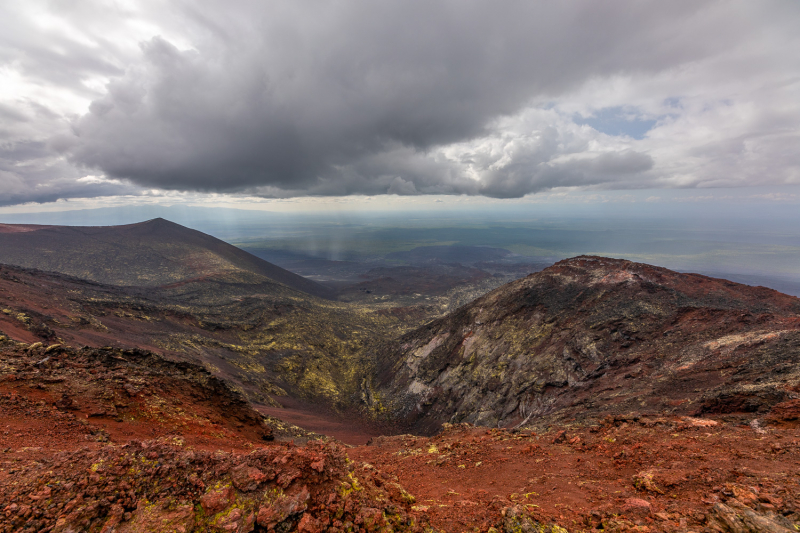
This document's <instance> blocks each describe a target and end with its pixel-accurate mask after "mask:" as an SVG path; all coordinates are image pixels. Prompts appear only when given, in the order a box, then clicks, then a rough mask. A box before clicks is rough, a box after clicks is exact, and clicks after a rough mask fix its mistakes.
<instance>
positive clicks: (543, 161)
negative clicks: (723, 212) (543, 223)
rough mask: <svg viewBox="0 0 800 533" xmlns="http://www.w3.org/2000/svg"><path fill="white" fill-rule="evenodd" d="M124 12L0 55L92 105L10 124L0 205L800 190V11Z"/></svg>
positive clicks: (299, 6)
mask: <svg viewBox="0 0 800 533" xmlns="http://www.w3.org/2000/svg"><path fill="white" fill-rule="evenodd" d="M131 5H132V6H133V7H130V8H128V9H126V10H121V9H120V10H119V11H116V12H109V11H108V10H107V9H105V8H104V7H103V6H102V4H98V5H96V6H94V8H95V9H94V10H92V9H87V8H86V7H85V5H84V6H83V7H82V8H81V10H80V11H78V9H77V7H75V6H77V4H75V6H73V7H72V8H69V7H63V6H62V7H61V8H59V9H60V10H59V11H57V12H56V11H54V8H52V7H48V6H50V4H41V5H40V7H39V8H40V9H41V13H39V14H40V15H42V16H44V15H47V20H54V21H59V23H60V24H61V26H58V25H55V26H54V27H56V28H59V27H66V28H67V29H68V30H69V31H66V30H65V31H61V32H59V31H56V30H52V29H50V30H48V29H42V28H41V27H40V28H38V29H37V28H35V25H34V24H33V23H31V22H30V20H36V16H37V13H36V12H30V11H29V12H27V15H26V16H27V17H28V19H26V20H29V23H28V24H29V28H27V29H29V30H30V31H31V34H29V35H28V36H27V37H26V36H25V35H23V33H24V32H23V31H22V30H24V29H26V28H25V27H24V26H25V25H24V24H22V23H20V24H17V28H22V30H19V29H18V30H17V31H15V32H12V34H11V36H10V37H6V43H5V44H4V45H3V46H2V48H0V54H1V55H0V58H2V60H3V61H4V62H5V63H7V64H9V65H16V66H15V67H14V69H15V72H17V73H18V75H19V76H20V77H21V78H23V79H27V80H38V83H39V85H40V86H49V87H53V88H54V90H55V89H58V91H60V93H59V94H61V95H71V96H72V97H74V98H75V99H83V101H85V102H86V104H88V105H86V106H85V107H84V108H82V109H80V110H78V111H77V112H69V110H68V107H69V106H68V105H66V104H63V105H61V107H60V110H59V109H54V108H55V107H58V106H54V105H53V104H52V103H51V101H49V100H48V96H47V95H46V94H44V93H42V94H41V95H37V96H35V97H33V98H31V97H28V98H27V99H26V100H25V101H23V100H21V99H19V98H18V99H17V100H16V101H10V102H4V104H3V105H2V106H1V107H0V121H2V124H3V133H4V135H3V142H4V143H5V149H4V150H3V151H1V152H0V161H2V162H3V163H2V166H0V180H2V181H0V184H2V186H3V190H2V191H0V201H1V202H5V203H13V202H19V201H25V198H28V200H34V201H45V200H47V201H49V200H50V199H52V198H54V197H58V196H59V195H61V196H62V197H69V196H76V195H94V194H97V195H102V194H122V193H131V192H132V191H135V190H137V189H139V190H143V189H147V188H155V189H172V190H186V191H209V192H211V191H214V192H218V191H222V192H234V193H244V194H253V195H261V196H274V197H286V196H303V195H350V194H368V195H376V194H398V195H413V194H469V195H485V196H492V197H499V198H510V197H520V196H524V195H526V194H530V193H535V192H538V191H542V190H547V189H552V188H556V187H581V188H623V189H624V188H647V187H687V186H689V187H696V186H709V185H710V186H714V185H725V186H731V185H733V186H737V185H748V184H756V183H758V184H764V183H765V181H766V182H767V183H793V182H797V181H798V180H800V170H798V169H800V164H799V163H800V162H798V156H797V151H796V150H795V149H792V148H791V147H792V146H797V141H798V140H800V137H798V124H800V109H799V108H798V104H797V99H796V94H797V92H798V89H800V82H799V81H798V79H799V78H800V52H798V50H800V46H798V44H800V43H798V39H797V37H795V36H794V34H795V33H796V32H794V29H793V28H795V27H796V26H795V24H793V23H792V21H794V22H795V23H796V22H800V9H798V6H797V4H793V3H789V2H776V3H759V4H757V5H756V4H752V3H747V2H742V3H731V2H697V1H685V2H680V1H676V2H639V1H635V2H634V1H629V2H626V1H621V2H614V3H610V4H609V3H598V2H595V1H589V0H586V1H572V2H557V3H556V2H552V3H541V2H537V3H534V2H514V1H510V2H503V3H500V4H498V3H489V2H472V1H463V0H462V1H458V2H421V1H403V2H359V1H348V0H342V1H337V2H290V1H273V2H256V1H236V2H231V1H225V2H222V1H203V2H199V3H198V2H188V1H187V2H173V3H171V4H170V5H169V8H167V9H161V8H159V6H161V5H162V4H161V3H149V2H144V1H142V2H138V3H137V2H134V3H132V4H131ZM11 14H12V15H14V16H16V17H17V18H21V17H23V15H25V14H24V13H11ZM12 18H13V17H12ZM9 20H11V19H6V22H5V23H3V24H4V25H8V26H11V25H12V23H11V22H9ZM53 24H55V23H53ZM132 27H134V28H136V31H133V30H130V28H132ZM37 33H44V34H45V36H49V38H45V39H38V38H37ZM134 41H135V46H132V45H131V43H132V42H134ZM792 45H794V46H792ZM101 82H102V83H101ZM54 94H55V93H54ZM793 94H794V95H795V97H792V95H793ZM53 98H55V97H53ZM63 98H67V97H66V96H64V97H63ZM63 98H62V99H63ZM34 104H35V105H38V106H39V108H40V110H39V111H37V112H35V111H33V106H34ZM48 112H49V113H50V115H51V116H50V117H49V118H47V116H46V115H47V113H48ZM37 113H39V114H38V115H37ZM54 117H55V118H54ZM612 121H613V124H612ZM31 124H33V126H31ZM643 125H644V126H643ZM765 170H768V173H765ZM87 174H88V175H92V176H97V177H96V178H92V179H89V180H88V181H87V180H86V179H85V178H86V175H87ZM81 179H83V180H84V181H83V182H81V181H80V180H81ZM14 184H16V185H14ZM26 184H27V185H31V184H33V185H34V187H30V186H28V187H26V186H25V185H26ZM70 184H72V185H70ZM37 189H38V190H37ZM26 194H27V196H26Z"/></svg>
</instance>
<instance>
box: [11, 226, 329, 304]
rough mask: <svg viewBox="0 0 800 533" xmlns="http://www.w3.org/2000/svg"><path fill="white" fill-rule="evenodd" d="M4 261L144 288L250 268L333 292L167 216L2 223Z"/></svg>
mask: <svg viewBox="0 0 800 533" xmlns="http://www.w3.org/2000/svg"><path fill="white" fill-rule="evenodd" d="M0 263H4V264H9V265H15V266H22V267H27V268H36V269H39V270H45V271H50V272H59V273H62V274H68V275H71V276H75V277H79V278H82V279H88V280H92V281H97V282H100V283H106V284H111V285H134V286H144V287H158V286H164V285H170V284H174V283H181V282H186V281H192V280H199V279H204V278H209V277H215V276H220V275H226V274H232V273H239V272H247V273H251V274H257V275H260V276H264V277H266V278H269V279H270V280H272V281H275V282H278V283H282V284H283V285H286V286H288V287H290V288H292V289H295V290H298V291H302V292H305V293H308V294H312V295H315V296H319V297H323V298H330V297H331V295H332V291H331V290H330V289H328V288H327V287H323V286H322V285H319V284H318V283H316V282H313V281H311V280H308V279H306V278H303V277H301V276H298V275H296V274H293V273H291V272H289V271H288V270H284V269H282V268H280V267H278V266H275V265H273V264H272V263H268V262H267V261H264V260H263V259H259V258H258V257H255V256H254V255H251V254H249V253H247V252H245V251H243V250H240V249H239V248H236V247H235V246H232V245H230V244H228V243H226V242H224V241H221V240H219V239H217V238H215V237H211V236H210V235H206V234H205V233H201V232H199V231H195V230H192V229H189V228H186V227H184V226H181V225H179V224H175V223H173V222H169V221H168V220H164V219H163V218H156V219H153V220H149V221H147V222H141V223H139V224H129V225H125V226H98V227H81V226H35V225H18V224H0Z"/></svg>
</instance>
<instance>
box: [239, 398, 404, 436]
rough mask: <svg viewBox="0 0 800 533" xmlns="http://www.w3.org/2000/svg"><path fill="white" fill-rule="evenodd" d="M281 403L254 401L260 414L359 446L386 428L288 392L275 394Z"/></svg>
mask: <svg viewBox="0 0 800 533" xmlns="http://www.w3.org/2000/svg"><path fill="white" fill-rule="evenodd" d="M273 399H274V400H275V401H277V402H278V403H279V404H281V407H273V406H268V405H255V406H254V407H255V408H256V410H257V411H258V412H260V413H262V414H265V415H268V416H272V417H275V418H279V419H280V420H284V421H286V422H289V423H290V424H294V425H296V426H299V427H301V428H303V429H305V430H308V431H311V432H314V433H318V434H320V435H326V436H328V437H333V438H334V439H336V440H338V441H340V442H343V443H345V444H349V445H351V446H362V445H364V444H367V442H369V441H370V440H371V439H373V438H374V437H378V436H380V435H385V434H386V433H387V430H390V429H391V428H384V427H381V426H379V425H377V424H375V423H370V422H369V421H367V420H363V419H362V418H361V417H360V416H358V415H352V416H348V415H346V414H342V413H336V412H333V411H331V410H330V409H326V408H324V407H321V406H318V405H313V404H308V403H306V402H303V401H302V400H298V399H296V398H292V397H289V396H274V397H273Z"/></svg>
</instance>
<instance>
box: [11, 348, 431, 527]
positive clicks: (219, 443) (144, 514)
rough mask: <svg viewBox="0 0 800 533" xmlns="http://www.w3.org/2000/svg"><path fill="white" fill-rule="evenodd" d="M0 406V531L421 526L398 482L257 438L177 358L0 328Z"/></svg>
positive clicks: (332, 456) (230, 395)
mask: <svg viewBox="0 0 800 533" xmlns="http://www.w3.org/2000/svg"><path fill="white" fill-rule="evenodd" d="M0 413H2V418H0V532H2V533H6V532H8V533H11V532H25V533H28V532H31V533H33V532H48V533H56V532H61V533H66V532H68V531H72V532H77V531H88V532H102V533H111V532H120V533H122V532H142V531H147V532H163V533H166V532H170V533H174V532H177V531H183V532H188V531H198V532H205V531H236V532H250V531H254V530H256V529H257V530H258V531H276V530H278V531H306V532H317V533H321V532H322V531H353V524H358V526H357V529H358V530H359V531H386V530H387V528H390V529H393V530H396V531H421V527H420V523H419V522H417V523H412V520H411V518H410V517H409V515H408V508H409V506H410V499H409V498H406V497H404V494H405V493H404V492H403V490H402V488H401V487H400V486H399V485H397V484H395V483H391V482H388V483H387V482H386V481H385V480H383V479H381V478H380V477H379V476H378V474H377V473H374V472H373V473H369V472H368V473H359V474H358V477H357V478H356V477H355V476H354V475H353V470H354V465H353V464H352V462H351V461H350V460H349V459H348V458H347V456H346V454H345V450H344V449H343V448H342V446H341V445H339V444H336V443H335V442H327V443H326V442H320V441H312V442H309V443H308V444H307V445H306V446H302V447H298V446H295V445H294V444H293V442H288V443H287V442H284V443H268V442H265V438H266V439H268V438H270V436H271V429H270V428H269V427H267V426H265V425H264V420H263V419H262V417H260V416H259V415H257V414H256V413H255V411H253V410H252V409H251V408H250V406H249V405H248V404H247V403H246V402H245V401H244V400H243V399H242V398H241V397H239V396H238V395H237V394H236V393H234V392H232V391H231V390H230V389H228V388H227V386H226V385H225V384H224V383H223V382H221V381H219V380H217V379H216V378H214V377H213V376H211V375H210V374H208V373H207V372H205V371H204V370H203V369H202V368H200V367H198V366H195V365H191V364H188V363H180V362H171V361H167V360H164V359H163V358H160V357H159V356H156V355H155V354H151V353H148V352H143V351H123V350H113V349H101V350H96V349H82V350H74V349H72V348H65V347H62V346H58V345H53V346H51V347H48V348H45V347H44V346H42V345H39V344H34V345H30V346H28V345H25V344H21V343H16V342H14V341H9V340H7V339H6V338H5V337H3V338H2V339H0ZM276 427H278V428H279V429H280V428H281V427H283V426H280V425H278V426H276ZM282 431H285V429H282Z"/></svg>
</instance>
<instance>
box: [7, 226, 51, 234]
mask: <svg viewBox="0 0 800 533" xmlns="http://www.w3.org/2000/svg"><path fill="white" fill-rule="evenodd" d="M52 227H53V226H40V225H38V224H0V233H28V232H31V231H38V230H40V229H47V228H52Z"/></svg>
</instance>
